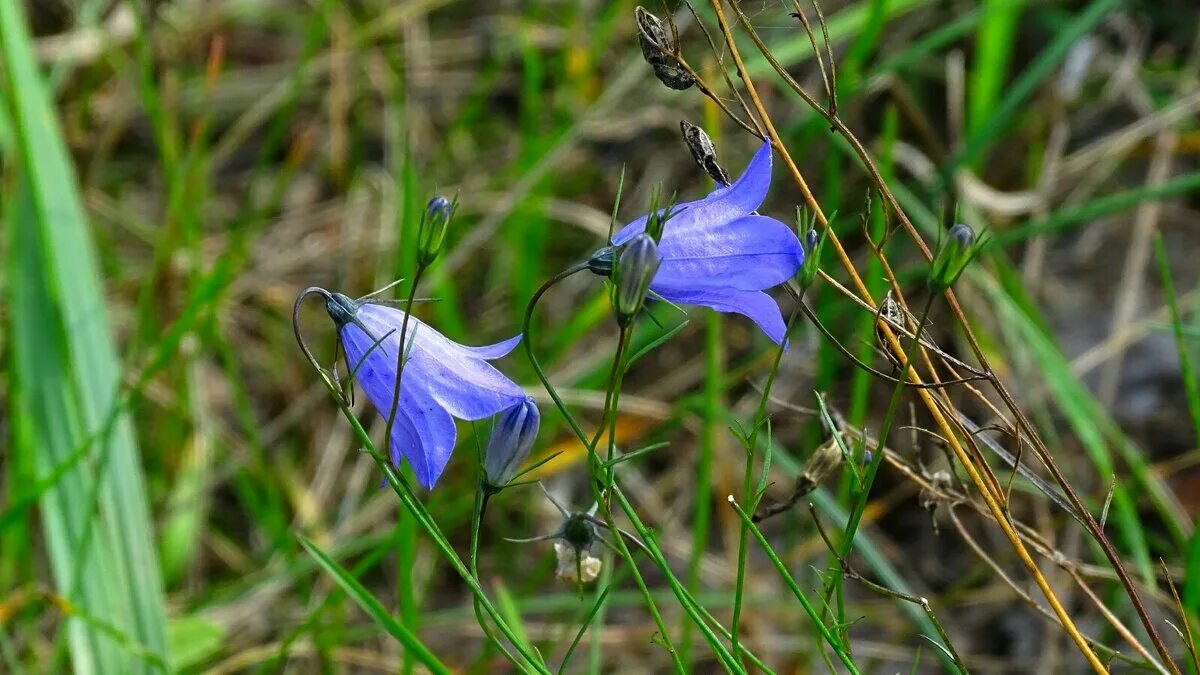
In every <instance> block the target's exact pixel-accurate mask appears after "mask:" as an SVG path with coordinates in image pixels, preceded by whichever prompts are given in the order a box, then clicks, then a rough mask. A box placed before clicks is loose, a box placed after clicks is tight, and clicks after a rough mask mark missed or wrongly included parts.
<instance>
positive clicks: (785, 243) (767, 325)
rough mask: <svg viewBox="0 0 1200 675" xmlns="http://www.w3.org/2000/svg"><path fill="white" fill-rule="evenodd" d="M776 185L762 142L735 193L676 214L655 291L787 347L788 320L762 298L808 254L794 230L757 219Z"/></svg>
mask: <svg viewBox="0 0 1200 675" xmlns="http://www.w3.org/2000/svg"><path fill="white" fill-rule="evenodd" d="M770 185H771V145H770V143H768V142H764V143H763V145H762V147H761V148H760V149H759V150H758V152H757V153H755V155H754V158H753V159H751V160H750V164H749V165H748V166H747V167H746V170H745V171H744V172H743V173H742V175H741V176H740V177H739V178H738V179H737V180H736V181H734V182H733V183H732V184H731V185H728V186H724V187H719V188H717V189H716V190H714V191H713V192H711V193H710V194H709V195H708V196H707V197H705V198H704V199H701V200H699V201H694V202H686V203H683V204H676V205H675V206H673V207H671V210H670V214H671V215H670V216H669V217H668V218H667V221H666V226H665V227H664V229H663V233H662V239H661V240H660V241H659V242H658V255H659V257H661V259H662V264H661V265H660V266H659V268H658V273H657V274H656V275H655V277H654V280H653V281H652V282H651V283H650V290H651V291H654V292H655V293H657V294H659V295H660V296H662V297H663V298H666V299H667V300H670V301H671V302H674V303H676V304H681V305H701V306H704V307H711V308H712V309H715V310H717V311H718V312H736V313H738V314H743V315H745V316H747V317H749V318H750V320H752V321H754V323H756V324H758V327H759V328H761V329H762V330H763V332H764V333H766V334H767V337H769V338H771V339H772V340H774V341H775V342H776V343H777V344H782V343H783V339H784V333H785V332H786V326H785V325H784V321H783V314H782V313H781V312H780V311H779V305H777V304H775V300H774V299H772V298H771V296H769V295H767V294H766V293H764V292H763V291H765V290H767V289H769V288H772V287H774V286H778V285H779V284H782V283H784V282H786V281H787V280H788V279H791V278H792V277H793V276H795V274H796V272H797V271H798V270H799V269H800V266H801V265H802V264H803V263H804V248H803V247H802V246H801V244H800V239H799V238H798V237H797V236H796V233H795V232H793V231H792V228H790V227H788V226H787V225H785V224H784V223H782V222H780V221H778V220H775V219H774V218H770V217H768V216H763V215H758V214H757V213H755V212H756V211H757V210H758V208H759V206H761V205H762V202H763V199H765V198H766V196H767V189H768V188H769V187H770ZM648 220H649V214H647V215H645V216H642V217H641V218H638V219H637V220H635V221H633V222H631V223H629V224H628V225H626V226H625V227H624V228H622V229H621V231H620V232H618V233H617V234H616V236H614V237H613V241H612V243H613V246H614V247H620V246H621V245H623V244H625V243H626V242H628V241H630V240H631V239H633V238H634V237H636V236H637V235H639V234H641V233H643V232H645V230H646V223H647V221H648ZM599 255H600V252H598V253H597V256H599Z"/></svg>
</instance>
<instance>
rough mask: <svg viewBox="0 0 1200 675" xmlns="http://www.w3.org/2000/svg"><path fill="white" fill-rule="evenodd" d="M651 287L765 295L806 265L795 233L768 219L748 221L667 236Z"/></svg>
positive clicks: (659, 250)
mask: <svg viewBox="0 0 1200 675" xmlns="http://www.w3.org/2000/svg"><path fill="white" fill-rule="evenodd" d="M658 252H659V255H661V256H662V265H661V266H660V267H659V270H658V274H657V275H656V276H655V277H654V282H653V283H652V284H650V287H651V288H653V289H654V290H656V291H659V292H661V289H664V288H677V289H681V290H688V289H699V288H711V289H728V288H733V289H736V290H740V291H761V290H764V289H767V288H771V287H773V286H778V285H779V284H781V283H783V282H785V281H787V280H788V279H791V278H792V277H793V276H795V275H796V272H797V271H798V270H799V269H800V266H801V265H802V264H803V263H804V248H803V247H802V246H801V245H800V239H799V237H797V236H796V233H795V232H793V231H792V228H790V227H788V226H787V225H785V224H783V223H781V222H779V221H778V220H775V219H774V218H768V217H766V216H743V217H741V218H738V219H737V220H734V221H732V222H728V223H721V224H719V225H717V226H714V227H708V228H703V229H697V230H695V231H693V232H692V233H690V234H689V235H688V236H686V237H680V236H670V237H668V236H666V235H665V234H664V236H663V240H662V244H661V245H660V246H659V248H658Z"/></svg>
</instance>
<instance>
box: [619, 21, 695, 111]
mask: <svg viewBox="0 0 1200 675" xmlns="http://www.w3.org/2000/svg"><path fill="white" fill-rule="evenodd" d="M633 14H634V19H635V20H636V21H637V30H638V43H639V44H640V45H641V47H642V57H643V58H645V59H646V63H648V64H650V67H651V68H653V69H654V76H655V77H657V78H658V81H659V82H662V83H663V84H665V85H667V86H668V87H670V88H671V89H677V90H680V91H682V90H684V89H688V88H690V87H691V86H692V85H694V84H696V78H694V77H692V74H691V73H690V72H688V70H687V68H684V67H683V66H682V65H681V64H680V63H679V58H678V56H677V55H678V51H676V45H675V38H674V35H673V33H672V32H669V31H668V30H667V27H666V26H664V25H663V22H662V21H661V20H659V18H658V17H657V16H654V15H653V14H651V13H650V12H647V11H646V10H645V9H643V8H642V7H640V6H639V7H637V8H635V9H634V11H633Z"/></svg>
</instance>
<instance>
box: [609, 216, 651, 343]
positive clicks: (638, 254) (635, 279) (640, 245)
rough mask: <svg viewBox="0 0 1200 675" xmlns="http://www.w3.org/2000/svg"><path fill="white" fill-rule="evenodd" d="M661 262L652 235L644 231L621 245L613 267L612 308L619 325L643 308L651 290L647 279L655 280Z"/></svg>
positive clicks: (631, 318) (630, 319)
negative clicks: (614, 267) (647, 293)
mask: <svg viewBox="0 0 1200 675" xmlns="http://www.w3.org/2000/svg"><path fill="white" fill-rule="evenodd" d="M660 262H661V260H660V258H659V257H658V245H657V244H655V243H654V238H653V237H651V236H650V235H648V234H646V233H644V232H643V233H642V234H639V235H637V236H636V237H634V238H633V239H630V240H629V242H628V243H626V244H625V245H624V246H622V247H621V249H620V251H619V257H618V258H617V266H616V269H615V270H614V271H615V273H616V274H615V275H614V278H613V308H614V309H615V310H616V313H617V323H618V324H620V326H621V327H622V328H624V327H626V326H628V325H629V323H630V322H631V321H633V319H634V317H636V316H637V315H638V312H640V311H641V310H642V305H643V304H644V303H645V302H646V292H647V291H649V290H650V282H651V281H653V280H654V275H655V274H656V273H657V272H658V265H659V263H660Z"/></svg>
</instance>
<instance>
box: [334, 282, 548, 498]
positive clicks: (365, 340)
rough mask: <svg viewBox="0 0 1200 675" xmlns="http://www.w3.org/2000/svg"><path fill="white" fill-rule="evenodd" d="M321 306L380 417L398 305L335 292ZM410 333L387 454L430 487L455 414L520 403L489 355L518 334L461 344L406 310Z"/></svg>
mask: <svg viewBox="0 0 1200 675" xmlns="http://www.w3.org/2000/svg"><path fill="white" fill-rule="evenodd" d="M325 308H326V310H327V311H328V312H329V316H330V317H332V318H333V320H334V322H335V323H336V324H337V326H338V334H339V335H340V337H341V339H342V345H343V347H344V348H345V350H346V362H347V363H348V366H349V369H350V372H351V373H352V374H353V376H354V378H355V379H356V380H358V384H359V386H360V387H361V388H362V390H363V392H365V393H366V395H367V398H368V399H369V400H370V401H371V404H372V405H374V406H375V409H376V410H377V411H379V414H380V415H381V416H382V417H383V418H384V419H385V420H386V419H387V418H388V414H389V413H390V412H391V409H392V398H393V395H394V392H395V391H396V354H397V350H398V349H399V348H400V328H401V324H402V323H403V322H404V314H405V313H404V312H402V311H401V310H399V309H395V308H393V307H386V306H384V305H376V304H372V303H369V302H358V301H355V300H351V299H350V298H348V297H346V296H345V295H342V294H341V293H332V294H330V295H329V296H327V299H326V301H325ZM409 340H411V342H410V344H411V345H412V346H411V348H410V349H409V350H408V354H407V360H406V361H405V364H404V373H403V376H402V379H401V383H400V401H399V405H398V406H397V409H396V419H395V422H394V424H393V425H392V437H391V439H390V443H389V445H390V450H391V459H392V463H393V464H394V465H396V466H397V467H399V466H400V461H401V459H407V460H408V463H409V464H410V465H411V466H412V469H413V473H414V474H416V477H417V480H418V481H419V482H420V483H421V485H424V486H425V487H427V488H432V487H433V485H434V483H436V482H437V479H438V477H439V476H441V475H442V470H443V469H445V468H446V462H448V461H449V460H450V453H451V452H452V451H453V450H454V443H455V440H456V439H457V430H456V429H455V427H454V418H456V417H457V418H458V419H462V420H480V419H483V418H485V417H490V416H492V415H495V414H496V413H498V412H501V411H503V410H507V409H509V408H512V407H514V406H522V405H524V404H525V401H526V399H527V395H526V394H525V392H524V391H522V389H521V387H519V386H517V384H516V383H514V382H513V381H512V380H510V379H508V378H507V377H505V376H504V375H502V374H501V373H500V371H498V370H496V369H495V368H494V367H492V365H491V364H490V363H488V361H491V360H493V359H498V358H500V357H502V356H504V355H506V354H508V353H509V352H511V351H512V350H513V348H514V347H516V346H517V344H518V343H519V342H520V341H521V336H520V335H518V336H516V337H514V338H511V339H509V340H505V341H504V342H499V343H497V344H494V345H489V346H486V347H467V346H464V345H460V344H458V343H456V342H454V341H452V340H450V339H448V338H446V337H445V336H444V335H442V334H441V333H439V332H437V331H436V330H434V329H433V328H431V327H430V326H429V325H427V324H425V323H424V322H422V321H420V320H419V319H417V318H416V317H415V316H410V317H409V319H408V331H407V333H406V334H405V341H406V342H407V341H409ZM377 343H378V344H377Z"/></svg>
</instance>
